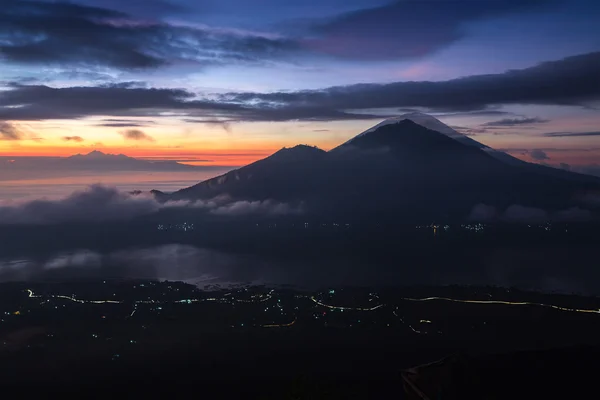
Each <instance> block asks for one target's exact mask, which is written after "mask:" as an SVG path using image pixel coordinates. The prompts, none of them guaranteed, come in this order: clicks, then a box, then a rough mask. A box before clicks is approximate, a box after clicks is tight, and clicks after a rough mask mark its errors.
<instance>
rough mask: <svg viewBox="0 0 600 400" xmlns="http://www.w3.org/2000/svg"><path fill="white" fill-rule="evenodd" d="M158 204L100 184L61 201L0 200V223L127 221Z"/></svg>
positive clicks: (143, 213)
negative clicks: (15, 201)
mask: <svg viewBox="0 0 600 400" xmlns="http://www.w3.org/2000/svg"><path fill="white" fill-rule="evenodd" d="M158 209H159V205H158V203H157V202H156V201H155V200H154V199H153V198H150V197H145V196H132V195H129V194H125V193H121V192H119V191H117V190H116V189H114V188H108V187H105V186H101V185H93V186H90V188H89V189H88V190H85V191H81V192H74V193H73V194H71V195H70V196H68V197H66V198H64V199H60V200H34V201H30V202H25V203H9V204H4V205H2V204H1V203H0V221H1V223H2V224H53V223H63V222H77V221H90V222H101V221H111V220H126V219H131V218H134V217H138V216H141V215H146V214H150V213H153V212H155V211H157V210H158Z"/></svg>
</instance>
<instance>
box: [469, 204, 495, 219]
mask: <svg viewBox="0 0 600 400" xmlns="http://www.w3.org/2000/svg"><path fill="white" fill-rule="evenodd" d="M497 217H498V211H497V210H496V207H493V206H488V205H487V204H477V205H476V206H475V207H473V209H472V210H471V213H470V214H469V217H468V219H469V220H470V221H475V222H491V221H494V220H496V218H497Z"/></svg>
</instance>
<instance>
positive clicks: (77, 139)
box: [62, 136, 85, 143]
mask: <svg viewBox="0 0 600 400" xmlns="http://www.w3.org/2000/svg"><path fill="white" fill-rule="evenodd" d="M62 140H64V141H65V142H78V143H81V142H83V141H84V140H85V139H84V138H82V137H81V136H63V138H62Z"/></svg>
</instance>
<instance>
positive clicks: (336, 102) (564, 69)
mask: <svg viewBox="0 0 600 400" xmlns="http://www.w3.org/2000/svg"><path fill="white" fill-rule="evenodd" d="M598 70H600V52H594V53H588V54H583V55H578V56H572V57H567V58H564V59H561V60H558V61H549V62H544V63H541V64H539V65H536V66H533V67H529V68H525V69H521V70H510V71H507V72H504V73H500V74H488V75H473V76H468V77H464V78H458V79H452V80H448V81H439V82H426V81H422V82H394V83H388V84H374V83H364V84H356V85H348V86H335V87H330V88H325V89H319V90H302V91H296V92H272V93H252V92H244V93H241V92H240V93H226V94H222V95H221V99H222V100H223V101H228V102H239V103H248V102H252V103H258V104H261V103H262V104H268V105H271V106H273V105H278V106H279V107H293V106H295V107H300V106H304V107H309V106H310V107H315V108H318V107H325V108H329V109H336V110H368V109H375V108H398V107H423V108H427V109H430V110H438V111H445V112H457V111H461V112H465V111H477V110H483V111H485V108H486V107H488V106H495V105H500V104H544V105H546V104H554V105H585V104H587V103H590V102H593V101H598V100H600V78H598V73H597V71H598Z"/></svg>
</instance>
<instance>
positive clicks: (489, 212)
mask: <svg viewBox="0 0 600 400" xmlns="http://www.w3.org/2000/svg"><path fill="white" fill-rule="evenodd" d="M594 199H595V198H594V197H589V198H587V199H581V201H582V203H586V204H588V205H595V204H600V201H598V203H594ZM586 200H587V201H586ZM598 200H600V198H599V199H598ZM592 218H593V215H592V213H591V212H590V211H589V210H586V209H582V208H579V207H571V208H569V209H566V210H559V211H554V212H549V211H546V210H542V209H540V208H535V207H525V206H522V205H520V204H513V205H511V206H509V207H508V208H507V209H506V210H504V212H501V211H499V210H498V209H497V208H496V207H494V206H489V205H486V204H477V205H476V206H474V207H473V209H472V210H471V213H470V215H469V220H471V221H476V222H510V223H540V222H548V221H556V222H582V221H590V220H591V219H592Z"/></svg>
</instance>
